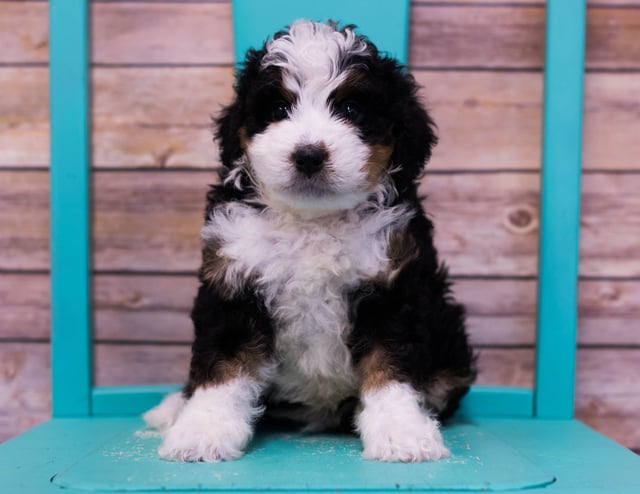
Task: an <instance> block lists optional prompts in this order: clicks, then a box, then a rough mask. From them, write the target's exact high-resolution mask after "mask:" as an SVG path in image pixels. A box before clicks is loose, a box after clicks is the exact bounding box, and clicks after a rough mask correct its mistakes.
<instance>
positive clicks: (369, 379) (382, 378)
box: [357, 347, 399, 392]
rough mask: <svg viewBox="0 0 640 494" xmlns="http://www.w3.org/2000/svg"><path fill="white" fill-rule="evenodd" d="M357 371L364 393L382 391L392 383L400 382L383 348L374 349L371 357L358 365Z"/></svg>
mask: <svg viewBox="0 0 640 494" xmlns="http://www.w3.org/2000/svg"><path fill="white" fill-rule="evenodd" d="M357 370H358V375H359V377H360V383H361V384H360V389H361V391H362V392H367V391H375V390H377V389H380V388H382V387H384V386H385V385H387V384H388V383H389V382H390V381H393V380H398V377H399V376H398V374H397V372H396V370H395V369H394V368H393V367H392V366H391V363H390V362H389V358H388V356H387V354H386V353H385V351H384V349H382V348H381V347H376V348H374V350H373V351H372V352H371V353H370V354H369V355H367V356H366V357H365V358H363V359H362V360H361V361H360V363H359V364H358V369H357Z"/></svg>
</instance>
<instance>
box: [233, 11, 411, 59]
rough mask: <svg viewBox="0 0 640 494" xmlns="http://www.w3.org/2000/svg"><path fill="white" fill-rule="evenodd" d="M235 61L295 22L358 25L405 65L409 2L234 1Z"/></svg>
mask: <svg viewBox="0 0 640 494" xmlns="http://www.w3.org/2000/svg"><path fill="white" fill-rule="evenodd" d="M232 5H233V32H234V46H235V51H234V52H235V59H236V61H238V62H241V61H242V60H243V59H244V54H245V52H246V51H247V49H248V48H252V47H253V48H260V47H261V46H262V44H263V43H264V42H265V40H266V39H267V38H268V37H269V36H271V35H273V34H274V33H275V32H277V31H280V30H282V29H283V28H284V27H285V26H287V25H288V24H290V23H291V22H292V21H294V20H296V19H311V20H317V21H325V20H327V19H333V20H336V21H339V22H340V23H341V24H356V25H357V27H358V32H361V33H363V34H365V35H366V36H368V37H369V38H370V39H371V40H372V41H373V42H374V43H375V44H376V46H377V47H378V48H379V49H380V50H381V51H385V52H387V53H389V54H391V55H393V56H394V57H395V58H397V59H398V60H400V61H401V62H402V63H405V64H406V61H407V46H408V40H409V38H408V36H409V34H408V33H409V0H394V1H388V0H322V1H319V0H269V2H264V0H233V3H232Z"/></svg>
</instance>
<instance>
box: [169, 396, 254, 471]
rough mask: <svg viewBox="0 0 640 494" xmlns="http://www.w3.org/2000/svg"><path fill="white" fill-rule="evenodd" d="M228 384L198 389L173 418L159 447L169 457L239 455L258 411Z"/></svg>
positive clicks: (220, 458) (192, 458)
mask: <svg viewBox="0 0 640 494" xmlns="http://www.w3.org/2000/svg"><path fill="white" fill-rule="evenodd" d="M243 394H247V393H243V392H242V391H241V390H238V389H236V390H233V389H231V387H230V386H220V387H211V388H207V389H198V390H196V392H195V393H194V395H193V396H192V397H191V398H190V399H189V401H187V403H186V404H185V405H184V408H183V409H182V410H181V412H180V413H179V415H178V417H177V419H176V420H175V422H174V423H173V424H172V425H171V426H170V427H169V428H168V429H167V430H166V431H165V432H164V434H163V441H162V444H161V445H160V448H159V449H158V453H159V454H160V456H161V457H162V458H164V459H166V460H172V461H224V460H235V459H236V458H240V457H241V456H242V454H243V453H244V450H245V448H246V446H247V444H248V443H249V441H250V440H251V437H252V435H253V425H252V424H253V419H254V418H255V416H256V415H257V413H259V412H260V409H259V408H256V407H254V406H252V403H251V400H249V399H244V397H242V395H243Z"/></svg>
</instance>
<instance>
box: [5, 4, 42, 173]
mask: <svg viewBox="0 0 640 494" xmlns="http://www.w3.org/2000/svg"><path fill="white" fill-rule="evenodd" d="M14 5H18V4H14ZM0 19H3V18H2V15H1V14H0ZM1 32H2V28H1V27H0V33H1ZM0 36H1V34H0ZM0 46H1V41H0ZM48 84H49V71H48V69H47V68H46V67H0V87H2V88H3V89H2V90H3V92H4V93H5V97H2V98H0V149H2V152H1V153H0V167H4V166H21V167H30V166H49V91H48ZM7 94H8V95H10V96H9V97H6V95H7Z"/></svg>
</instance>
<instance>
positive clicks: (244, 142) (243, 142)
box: [238, 127, 249, 153]
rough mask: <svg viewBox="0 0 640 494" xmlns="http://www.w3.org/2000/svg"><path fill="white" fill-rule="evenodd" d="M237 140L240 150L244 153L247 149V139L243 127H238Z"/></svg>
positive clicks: (245, 130)
mask: <svg viewBox="0 0 640 494" xmlns="http://www.w3.org/2000/svg"><path fill="white" fill-rule="evenodd" d="M238 140H239V141H240V149H242V150H243V151H244V152H245V153H246V152H247V149H248V148H249V138H248V137H247V129H245V128H244V127H240V129H239V130H238Z"/></svg>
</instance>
